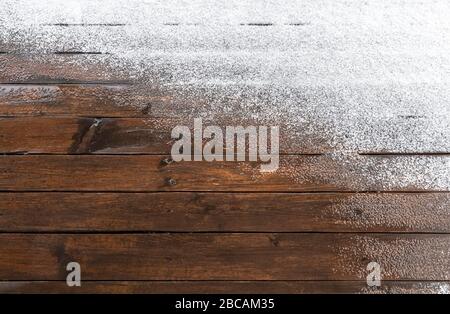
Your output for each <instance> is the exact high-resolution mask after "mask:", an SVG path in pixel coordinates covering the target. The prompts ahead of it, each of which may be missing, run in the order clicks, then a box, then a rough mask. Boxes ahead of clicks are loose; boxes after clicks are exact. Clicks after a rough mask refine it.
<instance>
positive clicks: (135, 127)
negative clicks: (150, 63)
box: [0, 114, 447, 154]
mask: <svg viewBox="0 0 450 314" xmlns="http://www.w3.org/2000/svg"><path fill="white" fill-rule="evenodd" d="M152 115H153V116H154V115H155V114H152ZM180 116H181V115H180ZM233 124H234V125H242V126H244V127H247V126H251V125H253V126H255V125H258V121H252V120H251V119H248V118H245V117H244V116H241V115H236V116H235V117H231V116H228V117H225V116H223V117H218V118H215V119H210V120H205V121H204V123H203V127H204V128H205V127H207V126H208V125H216V126H219V127H221V129H222V130H223V132H225V130H226V127H227V126H229V125H233ZM179 125H185V126H187V127H189V128H190V129H191V131H192V129H193V119H191V118H189V117H178V118H177V117H151V116H149V117H147V118H137V117H135V118H95V117H91V118H76V117H48V116H46V117H39V118H38V117H15V118H13V117H5V118H0V130H1V135H0V153H17V152H20V153H46V154H66V153H70V154H84V153H100V154H133V153H141V154H167V153H170V150H171V146H172V144H173V142H174V140H172V138H171V130H172V129H173V128H174V127H176V126H179ZM277 125H278V126H279V128H280V130H281V134H280V140H279V142H280V152H281V153H284V154H317V153H326V152H330V151H333V150H335V148H334V147H333V146H332V145H331V144H330V140H329V138H328V137H329V136H330V135H329V134H328V135H327V134H323V138H321V134H322V133H321V132H319V130H317V132H316V133H315V135H312V134H311V133H309V132H297V131H295V130H289V128H288V127H287V125H283V123H281V124H277ZM400 125H403V127H401V126H399V125H398V124H397V127H398V128H400V129H401V128H405V129H410V128H411V125H410V124H408V123H404V124H400ZM350 132H351V130H349V136H350ZM403 134H406V132H404V133H403ZM410 134H411V135H416V133H415V132H412V133H410ZM378 136H380V137H382V135H378ZM374 137H375V138H377V137H376V136H374ZM205 141H206V140H205ZM411 141H413V139H412V138H411ZM372 142H373V144H372V145H361V149H360V150H359V151H360V152H365V153H370V152H380V150H381V151H387V152H389V151H391V149H390V148H389V147H391V146H392V145H393V144H395V143H396V140H394V139H393V140H392V141H385V144H384V145H383V144H380V143H379V142H377V141H372ZM408 142H409V141H408ZM364 146H366V148H364ZM383 146H384V148H383ZM394 146H395V145H394ZM397 149H400V150H401V151H404V152H411V149H408V148H407V145H403V146H399V148H397ZM423 151H425V152H428V153H445V152H447V150H446V148H445V147H441V146H440V145H436V146H435V147H434V148H432V147H430V144H429V143H426V144H423V145H416V146H415V148H414V150H413V151H412V152H413V153H414V152H423ZM394 152H395V153H397V152H396V151H394Z"/></svg>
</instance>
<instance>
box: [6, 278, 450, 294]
mask: <svg viewBox="0 0 450 314" xmlns="http://www.w3.org/2000/svg"><path fill="white" fill-rule="evenodd" d="M449 289H450V283H449V282H448V281H383V282H382V286H381V287H368V286H367V283H366V282H365V281H295V280H289V281H265V280H263V281H213V280H208V281H83V282H82V285H81V287H68V286H67V284H66V282H65V281H0V292H1V293H70V294H73V293H150V294H151V293H156V294H163V293H180V294H192V293H220V294H222V293H223V294H228V293H230V294H240V293H243V294H246V293H255V294H259V293H261V294H273V293H275V294H277V293H288V294H299V293H357V294H359V293H372V294H405V293H406V294H408V293H414V294H417V293H420V294H422V293H424V294H430V293H438V294H447V293H448V292H449Z"/></svg>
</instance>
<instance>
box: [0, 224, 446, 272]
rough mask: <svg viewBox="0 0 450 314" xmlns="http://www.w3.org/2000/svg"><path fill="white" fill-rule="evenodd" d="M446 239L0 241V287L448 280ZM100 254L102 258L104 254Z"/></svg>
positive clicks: (286, 236)
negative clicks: (375, 272) (71, 270)
mask: <svg viewBox="0 0 450 314" xmlns="http://www.w3.org/2000/svg"><path fill="white" fill-rule="evenodd" d="M449 246H450V235H448V234H446V235H444V234H440V235H424V234H415V235H412V234H409V235H408V234H406V235H398V234H376V235H374V234H364V235H363V234H320V233H315V234H314V233H308V234H301V233H299V234H292V233H283V234H258V233H251V234H248V233H247V234H220V235H219V234H208V233H203V234H133V235H130V234H104V235H89V234H86V235H69V234H65V235H61V234H52V235H49V234H33V235H24V234H1V235H0V280H65V278H66V276H67V272H66V265H67V263H69V262H73V261H76V262H78V263H79V264H80V265H81V269H82V272H83V278H84V280H365V278H366V276H367V275H368V272H367V270H366V267H367V265H368V263H370V262H372V261H376V262H377V263H379V264H380V266H381V267H382V269H383V270H382V278H383V279H384V280H435V281H440V280H449V279H450V268H449V266H448V265H449V263H450V251H449V249H448V248H449ZM105 248H107V250H106V249H105Z"/></svg>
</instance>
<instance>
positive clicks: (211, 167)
mask: <svg viewBox="0 0 450 314" xmlns="http://www.w3.org/2000/svg"><path fill="white" fill-rule="evenodd" d="M168 158H169V159H168ZM449 163H450V158H449V157H448V156H440V155H437V156H384V155H379V156H359V155H323V156H314V155H312V156H301V155H299V156H281V157H280V167H279V169H278V170H277V171H274V172H269V173H261V163H259V162H217V161H215V162H200V161H182V162H171V161H170V157H169V156H158V155H154V156H148V155H139V156H105V155H101V156H93V155H80V156H76V155H63V156H52V155H45V156H37V155H30V156H17V155H16V156H15V155H7V156H1V157H0V189H1V190H11V191H13V190H15V191H33V190H34V191H261V192H262V191H303V192H307V191H339V190H346V191H417V190H421V191H424V190H427V191H448V190H449V188H450V182H449V180H450V175H449V171H450V166H449ZM193 174H195V175H193Z"/></svg>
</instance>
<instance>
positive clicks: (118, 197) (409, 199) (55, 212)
mask: <svg viewBox="0 0 450 314" xmlns="http://www.w3.org/2000/svg"><path fill="white" fill-rule="evenodd" d="M0 198H1V199H2V202H1V205H0V232H108V231H122V232H125V231H142V232H150V231H168V232H170V231H176V232H199V231H200V232H205V231H220V232H233V231H234V232H240V231H246V232H255V231H257V232H305V231H307V232H309V231H315V232H355V231H357V232H421V233H422V232H423V233H425V232H428V233H432V232H436V233H448V232H450V193H417V194H415V193H381V194H380V193H363V194H353V193H313V194H296V193H191V192H183V193H179V192H173V193H42V192H39V193H33V192H30V193H0Z"/></svg>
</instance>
